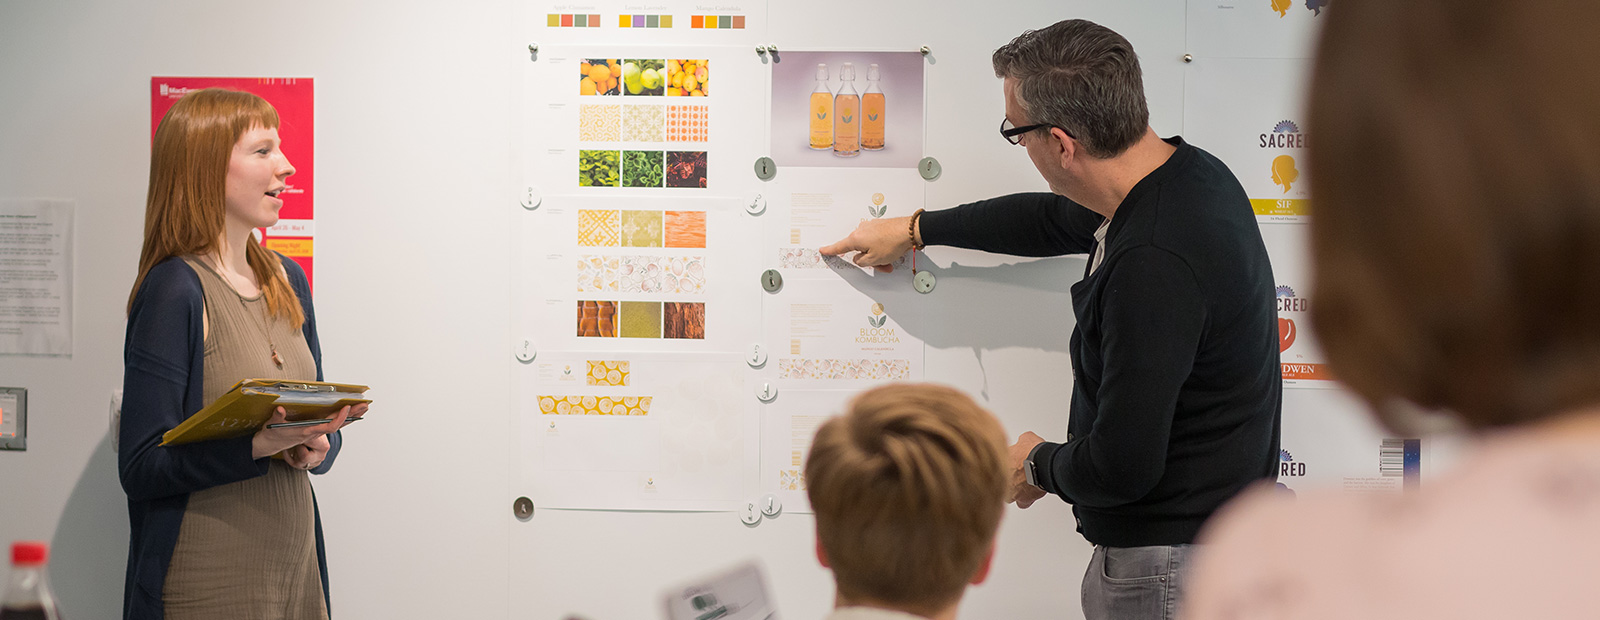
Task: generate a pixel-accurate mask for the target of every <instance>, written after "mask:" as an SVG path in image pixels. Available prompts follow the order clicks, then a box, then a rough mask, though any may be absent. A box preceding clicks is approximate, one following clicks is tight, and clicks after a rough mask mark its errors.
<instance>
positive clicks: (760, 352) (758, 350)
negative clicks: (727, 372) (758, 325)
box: [744, 344, 767, 368]
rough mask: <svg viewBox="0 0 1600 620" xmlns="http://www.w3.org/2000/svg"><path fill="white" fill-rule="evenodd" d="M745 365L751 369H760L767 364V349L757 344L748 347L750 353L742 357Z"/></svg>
mask: <svg viewBox="0 0 1600 620" xmlns="http://www.w3.org/2000/svg"><path fill="white" fill-rule="evenodd" d="M744 361H745V363H747V364H749V365H750V367H751V368H760V367H762V366H765V365H766V364H767V349H766V348H765V347H762V346H761V345H759V344H753V345H750V353H748V354H746V355H745V356H744Z"/></svg>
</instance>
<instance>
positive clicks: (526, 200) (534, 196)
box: [517, 185, 544, 211]
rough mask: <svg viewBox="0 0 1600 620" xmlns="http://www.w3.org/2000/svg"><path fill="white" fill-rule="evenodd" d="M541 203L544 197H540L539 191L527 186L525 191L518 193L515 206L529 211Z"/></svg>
mask: <svg viewBox="0 0 1600 620" xmlns="http://www.w3.org/2000/svg"><path fill="white" fill-rule="evenodd" d="M542 202H544V197H543V196H540V195H539V190H537V189H535V188H534V187H533V186H532V185H529V186H528V189H527V191H525V192H520V195H518V196H517V204H520V205H522V208H524V209H527V210H529V211H532V210H534V209H537V208H539V204H540V203H542Z"/></svg>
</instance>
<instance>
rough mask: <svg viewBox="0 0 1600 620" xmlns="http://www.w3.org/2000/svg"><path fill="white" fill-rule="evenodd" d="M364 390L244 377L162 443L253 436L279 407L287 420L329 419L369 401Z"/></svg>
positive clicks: (346, 385) (307, 382)
mask: <svg viewBox="0 0 1600 620" xmlns="http://www.w3.org/2000/svg"><path fill="white" fill-rule="evenodd" d="M366 391H367V386H365V385H349V384H344V383H324V382H321V381H282V380H278V379H246V380H244V381H240V382H239V384H238V385H235V386H233V389H231V390H228V393H227V394H223V395H222V396H220V397H218V398H217V400H215V401H213V402H212V403H211V404H210V405H207V406H206V407H205V408H204V409H201V410H200V411H199V412H196V413H195V414H194V415H192V416H189V419H187V420H184V421H183V423H182V424H179V425H178V426H177V427H176V428H173V429H172V430H170V431H167V432H166V434H164V435H162V436H161V445H163V446H171V445H178V444H185V443H192V442H196V441H207V440H211V439H230V438H233V437H241V436H244V435H250V434H254V433H255V432H256V431H257V430H259V429H260V428H261V427H262V426H263V425H265V424H266V423H267V420H270V419H272V412H273V411H275V410H276V409H277V408H278V407H283V409H284V411H285V413H287V416H286V417H287V418H288V420H289V421H290V422H300V421H305V420H325V419H329V418H332V417H333V416H335V415H337V414H338V413H339V410H340V409H343V408H344V407H346V406H353V405H357V404H360V403H370V402H372V400H371V399H369V398H366V397H365V395H366Z"/></svg>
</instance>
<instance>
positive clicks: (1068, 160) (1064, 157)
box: [1050, 127, 1079, 170]
mask: <svg viewBox="0 0 1600 620" xmlns="http://www.w3.org/2000/svg"><path fill="white" fill-rule="evenodd" d="M1050 144H1051V145H1052V146H1054V147H1056V148H1058V149H1061V152H1060V154H1059V157H1060V160H1061V169H1062V170H1065V169H1067V168H1068V167H1070V166H1072V160H1073V159H1075V158H1076V157H1077V156H1078V155H1079V153H1078V147H1079V145H1078V141H1077V140H1074V139H1072V137H1071V136H1068V135H1067V132H1066V131H1065V130H1063V129H1061V128H1060V127H1051V128H1050Z"/></svg>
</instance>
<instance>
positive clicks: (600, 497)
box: [519, 352, 759, 510]
mask: <svg viewBox="0 0 1600 620" xmlns="http://www.w3.org/2000/svg"><path fill="white" fill-rule="evenodd" d="M529 366H530V367H529V368H527V369H526V372H523V373H521V374H522V381H521V387H520V392H521V393H520V399H519V400H520V402H522V403H523V404H524V405H523V407H522V412H521V424H520V428H521V434H522V436H521V444H522V446H523V449H522V450H521V452H520V454H521V459H522V462H521V463H520V465H521V473H522V475H521V477H520V479H521V480H522V481H523V485H522V488H521V490H520V491H519V492H522V493H525V494H526V495H527V496H528V497H529V498H530V499H532V500H533V502H534V505H535V506H537V507H539V508H570V509H599V510H734V509H736V508H737V507H738V505H739V504H740V503H741V502H742V500H744V499H748V498H746V497H745V494H746V491H747V490H748V489H750V488H752V486H753V485H754V480H753V479H752V476H753V475H754V472H755V471H756V467H757V463H756V459H757V455H758V450H759V442H758V435H757V433H758V432H759V426H758V424H759V423H758V420H757V418H756V405H757V401H756V400H755V398H753V397H752V396H751V395H750V393H749V391H748V390H746V386H745V377H746V374H747V372H748V367H747V366H745V364H744V362H743V360H742V359H740V358H739V357H738V356H734V355H685V354H650V353H625V352H613V353H588V354H577V353H556V354H541V355H540V356H538V358H537V359H535V360H534V361H533V362H532V363H531V364H529Z"/></svg>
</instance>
